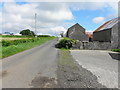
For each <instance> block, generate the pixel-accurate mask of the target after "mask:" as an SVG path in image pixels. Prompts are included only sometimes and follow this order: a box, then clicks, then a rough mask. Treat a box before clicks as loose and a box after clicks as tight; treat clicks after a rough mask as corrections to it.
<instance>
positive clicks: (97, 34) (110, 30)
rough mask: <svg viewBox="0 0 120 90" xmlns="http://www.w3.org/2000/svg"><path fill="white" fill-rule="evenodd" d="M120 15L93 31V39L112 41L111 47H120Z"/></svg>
mask: <svg viewBox="0 0 120 90" xmlns="http://www.w3.org/2000/svg"><path fill="white" fill-rule="evenodd" d="M119 23H120V17H118V18H115V19H112V20H110V21H108V22H105V23H104V24H103V25H101V26H100V27H99V28H97V29H96V30H95V31H94V32H93V40H94V41H99V42H110V43H111V47H112V48H113V49H114V48H120V45H119V44H120V40H119V38H120V37H119V36H120V24H119Z"/></svg>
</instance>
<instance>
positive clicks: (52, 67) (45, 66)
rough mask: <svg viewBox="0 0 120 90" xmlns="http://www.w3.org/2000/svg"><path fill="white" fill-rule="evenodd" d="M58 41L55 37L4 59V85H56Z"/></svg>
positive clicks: (15, 86) (11, 86)
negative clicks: (56, 47) (56, 46)
mask: <svg viewBox="0 0 120 90" xmlns="http://www.w3.org/2000/svg"><path fill="white" fill-rule="evenodd" d="M56 42H57V39H54V40H51V41H48V42H46V43H44V44H42V45H40V46H38V47H35V48H32V49H29V50H26V51H24V52H21V53H18V54H16V55H13V56H10V57H8V58H5V59H2V70H3V71H2V87H3V88H30V87H33V88H36V87H38V88H43V87H44V88H47V87H54V85H55V84H56V77H57V76H56V69H57V63H56V60H57V54H58V50H57V49H55V48H54V45H55V44H56ZM45 81H46V82H45ZM51 84H52V85H51Z"/></svg>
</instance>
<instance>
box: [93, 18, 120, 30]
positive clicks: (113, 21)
mask: <svg viewBox="0 0 120 90" xmlns="http://www.w3.org/2000/svg"><path fill="white" fill-rule="evenodd" d="M118 22H120V17H118V18H115V19H112V20H110V21H108V22H106V23H104V24H103V25H101V26H100V27H99V28H97V29H96V30H95V31H94V32H98V31H101V30H105V29H109V28H112V27H113V26H114V25H116V24H117V23H118Z"/></svg>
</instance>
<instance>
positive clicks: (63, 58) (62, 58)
mask: <svg viewBox="0 0 120 90" xmlns="http://www.w3.org/2000/svg"><path fill="white" fill-rule="evenodd" d="M58 65H61V66H69V67H71V68H73V69H78V66H77V65H76V64H75V63H74V61H73V57H72V56H71V54H70V51H69V50H67V49H61V50H60V51H59V60H58Z"/></svg>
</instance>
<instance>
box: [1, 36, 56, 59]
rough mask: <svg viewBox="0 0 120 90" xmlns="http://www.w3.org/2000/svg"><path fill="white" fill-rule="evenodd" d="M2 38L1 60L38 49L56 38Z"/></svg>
mask: <svg viewBox="0 0 120 90" xmlns="http://www.w3.org/2000/svg"><path fill="white" fill-rule="evenodd" d="M0 37H1V41H0V43H1V47H2V48H1V49H0V52H2V55H0V58H5V57H8V56H11V55H14V54H16V53H18V52H21V51H24V50H27V49H30V48H33V47H36V46H38V45H41V44H43V43H45V42H46V41H49V40H52V39H54V38H55V37H52V36H49V37H45V36H41V37H40V36H39V37H32V36H9V35H5V36H2V35H1V36H0Z"/></svg>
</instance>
